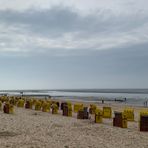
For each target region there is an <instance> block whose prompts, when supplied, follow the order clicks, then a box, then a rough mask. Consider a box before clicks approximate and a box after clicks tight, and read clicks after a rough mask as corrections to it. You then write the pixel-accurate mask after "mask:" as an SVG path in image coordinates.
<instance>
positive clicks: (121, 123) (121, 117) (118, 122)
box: [113, 112, 127, 128]
mask: <svg viewBox="0 0 148 148" xmlns="http://www.w3.org/2000/svg"><path fill="white" fill-rule="evenodd" d="M114 114H115V117H114V118H113V126H116V127H121V128H127V118H126V115H125V114H124V113H122V112H114Z"/></svg>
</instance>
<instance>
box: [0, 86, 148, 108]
mask: <svg viewBox="0 0 148 148" xmlns="http://www.w3.org/2000/svg"><path fill="white" fill-rule="evenodd" d="M0 95H8V96H11V95H16V96H18V95H20V96H22V95H23V96H31V97H36V98H48V97H49V96H51V97H52V98H53V99H62V100H73V101H84V102H98V103H99V102H102V100H104V102H105V101H115V100H116V102H118V103H122V104H127V105H132V106H146V104H145V103H146V102H147V104H148V89H50V90H48V89H42V90H0Z"/></svg>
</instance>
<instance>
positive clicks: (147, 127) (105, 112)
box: [0, 96, 148, 131]
mask: <svg viewBox="0 0 148 148" xmlns="http://www.w3.org/2000/svg"><path fill="white" fill-rule="evenodd" d="M14 106H17V107H20V108H26V109H34V110H36V111H43V112H50V111H51V112H52V114H58V113H59V110H61V111H62V115H63V116H68V117H72V115H73V112H74V113H77V119H89V118H90V115H94V122H95V123H103V118H109V119H112V108H111V107H105V106H104V107H103V108H102V109H100V108H98V107H97V106H96V105H95V104H90V106H89V107H88V106H85V105H84V104H81V103H75V104H72V103H71V102H59V101H54V100H51V99H46V100H44V99H30V98H26V97H14V96H11V97H6V96H1V97H0V109H2V107H3V111H4V113H8V114H13V113H14ZM130 121H134V109H132V108H126V109H124V111H123V112H117V111H115V112H114V117H113V126H116V127H121V128H127V123H128V122H130ZM139 129H140V131H148V110H144V111H141V112H140V115H139Z"/></svg>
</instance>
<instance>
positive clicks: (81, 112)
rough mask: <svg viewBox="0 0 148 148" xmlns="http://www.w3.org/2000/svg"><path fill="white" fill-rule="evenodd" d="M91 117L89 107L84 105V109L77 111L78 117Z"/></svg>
mask: <svg viewBox="0 0 148 148" xmlns="http://www.w3.org/2000/svg"><path fill="white" fill-rule="evenodd" d="M88 118H89V112H88V108H87V107H83V109H80V110H79V111H78V113H77V119H88Z"/></svg>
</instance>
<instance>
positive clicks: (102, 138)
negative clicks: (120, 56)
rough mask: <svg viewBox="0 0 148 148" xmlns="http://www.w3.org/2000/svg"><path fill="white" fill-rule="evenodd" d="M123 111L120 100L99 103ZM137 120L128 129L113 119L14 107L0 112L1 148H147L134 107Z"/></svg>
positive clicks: (144, 133) (147, 136) (145, 136)
mask: <svg viewBox="0 0 148 148" xmlns="http://www.w3.org/2000/svg"><path fill="white" fill-rule="evenodd" d="M99 106H100V108H101V107H102V106H111V107H112V109H113V110H114V111H121V110H123V108H124V105H120V104H118V103H116V104H115V103H114V104H113V103H107V104H99ZM134 109H135V121H134V122H128V128H126V129H123V128H118V127H113V126H112V119H103V123H102V124H98V123H94V117H93V116H92V117H91V119H89V120H80V119H77V118H76V114H74V113H73V117H64V116H62V115H61V113H59V114H58V115H52V114H51V113H46V112H42V111H35V110H30V109H25V108H17V107H15V112H14V114H12V115H11V114H4V113H3V112H2V111H0V148H6V147H7V148H9V147H11V148H148V132H140V131H139V128H138V126H139V125H138V111H139V110H140V109H141V108H140V107H135V108H134Z"/></svg>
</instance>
